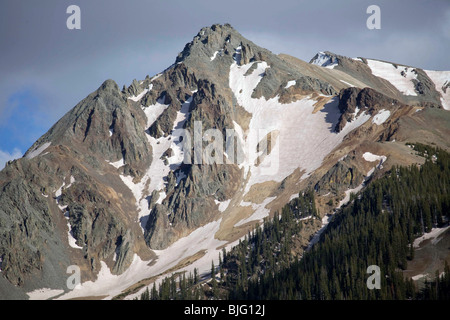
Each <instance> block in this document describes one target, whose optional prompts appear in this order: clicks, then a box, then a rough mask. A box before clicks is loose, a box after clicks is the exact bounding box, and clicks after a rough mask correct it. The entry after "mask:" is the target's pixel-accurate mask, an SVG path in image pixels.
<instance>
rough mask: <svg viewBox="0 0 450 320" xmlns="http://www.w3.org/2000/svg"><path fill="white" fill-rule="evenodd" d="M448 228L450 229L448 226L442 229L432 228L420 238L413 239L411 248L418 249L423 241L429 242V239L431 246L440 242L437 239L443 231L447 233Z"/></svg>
mask: <svg viewBox="0 0 450 320" xmlns="http://www.w3.org/2000/svg"><path fill="white" fill-rule="evenodd" d="M448 228H450V226H446V227H443V228H432V229H431V231H430V232H428V233H424V234H423V235H422V236H421V237H419V238H417V239H415V240H414V242H413V247H414V248H419V246H420V244H421V243H422V242H423V241H425V240H429V239H432V240H431V243H432V244H433V245H435V244H436V243H438V242H439V240H440V239H438V237H439V236H440V235H441V234H443V233H444V232H445V231H447V229H448Z"/></svg>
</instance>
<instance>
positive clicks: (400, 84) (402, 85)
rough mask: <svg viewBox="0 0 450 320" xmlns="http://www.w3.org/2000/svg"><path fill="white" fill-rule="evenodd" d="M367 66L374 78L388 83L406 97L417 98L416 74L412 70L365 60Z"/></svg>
mask: <svg viewBox="0 0 450 320" xmlns="http://www.w3.org/2000/svg"><path fill="white" fill-rule="evenodd" d="M367 64H368V66H369V68H370V69H371V70H372V74H373V75H374V76H377V77H380V78H383V79H385V80H387V81H389V82H390V83H391V84H392V85H393V86H394V87H396V88H397V90H398V91H400V92H401V93H403V94H404V95H407V96H417V93H416V91H415V86H414V82H413V81H412V80H415V79H417V73H416V71H415V69H414V68H409V67H405V66H398V67H397V68H396V67H395V66H394V65H393V64H392V63H388V62H381V61H377V60H370V59H367Z"/></svg>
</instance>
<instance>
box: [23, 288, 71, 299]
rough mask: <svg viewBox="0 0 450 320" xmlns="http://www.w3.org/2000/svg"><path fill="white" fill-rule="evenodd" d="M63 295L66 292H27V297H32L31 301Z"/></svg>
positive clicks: (54, 290)
mask: <svg viewBox="0 0 450 320" xmlns="http://www.w3.org/2000/svg"><path fill="white" fill-rule="evenodd" d="M62 293H64V290H60V289H49V288H43V289H37V290H34V291H31V292H27V295H28V297H30V300H47V299H50V298H53V297H56V296H58V295H60V294H62Z"/></svg>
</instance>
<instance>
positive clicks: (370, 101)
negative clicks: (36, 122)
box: [0, 24, 450, 298]
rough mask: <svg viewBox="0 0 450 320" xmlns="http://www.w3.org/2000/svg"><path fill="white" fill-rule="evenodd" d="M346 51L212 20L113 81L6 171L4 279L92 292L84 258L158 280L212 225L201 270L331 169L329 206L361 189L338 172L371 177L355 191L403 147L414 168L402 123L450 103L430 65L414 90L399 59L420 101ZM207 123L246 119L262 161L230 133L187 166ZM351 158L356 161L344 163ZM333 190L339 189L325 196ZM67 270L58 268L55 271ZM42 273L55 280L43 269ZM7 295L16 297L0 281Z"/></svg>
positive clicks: (1, 245)
mask: <svg viewBox="0 0 450 320" xmlns="http://www.w3.org/2000/svg"><path fill="white" fill-rule="evenodd" d="M325 54H331V53H327V52H326V53H325ZM333 55H334V54H333ZM334 57H336V58H335V60H334V61H335V62H336V65H334V66H333V68H326V67H321V66H316V65H313V64H307V63H306V62H298V61H297V60H295V58H292V57H289V56H287V55H278V56H277V55H274V54H273V53H271V52H270V51H269V50H267V49H264V48H261V47H259V46H257V45H255V44H254V43H253V42H251V41H250V40H247V39H245V38H244V37H242V35H240V34H239V33H238V32H237V31H236V30H234V29H233V28H232V27H231V26H230V25H228V24H225V25H218V24H215V25H213V26H211V27H207V28H203V29H201V30H200V32H199V33H198V34H197V35H196V36H195V37H194V39H193V40H192V41H191V42H190V43H188V44H186V46H185V47H184V49H183V51H181V52H180V54H179V55H178V56H177V58H176V60H175V63H174V64H173V65H172V66H170V67H169V68H167V69H166V70H164V71H163V72H162V73H159V74H157V75H155V76H153V77H152V78H150V77H146V78H145V79H144V80H141V81H137V80H134V81H133V82H132V83H131V84H130V86H128V87H126V86H124V88H123V89H122V90H120V89H119V87H118V85H117V84H116V83H115V82H114V81H113V80H106V81H105V82H104V83H103V84H102V85H101V86H100V87H99V88H98V89H97V90H96V91H94V92H93V93H91V94H90V95H88V96H87V97H86V98H85V99H83V100H82V101H81V102H80V103H79V104H77V105H76V106H75V107H74V108H73V109H72V110H71V111H69V112H68V113H67V114H66V115H65V116H63V117H62V118H61V119H60V120H59V121H58V122H57V123H56V124H55V125H54V126H52V128H51V129H50V130H49V131H48V132H47V133H46V134H44V135H43V136H42V137H41V138H39V139H38V140H37V141H36V142H35V143H34V144H33V145H32V146H31V147H30V149H29V150H28V151H27V152H26V153H25V155H24V158H22V159H19V160H15V161H12V162H10V163H8V164H7V166H6V167H5V169H4V170H2V171H1V172H0V188H1V189H0V190H2V191H1V194H0V203H1V206H0V208H1V209H0V221H1V222H2V224H1V227H0V258H1V260H2V263H1V267H2V268H3V269H2V272H1V274H0V275H1V277H0V281H2V286H3V283H4V282H5V281H8V282H10V283H14V284H16V285H19V288H18V289H16V292H17V294H19V295H21V296H22V297H23V296H24V292H30V291H33V290H34V289H39V288H43V287H46V288H47V287H50V288H63V289H60V290H62V291H63V292H62V293H65V295H64V296H63V297H66V298H67V297H71V296H73V295H75V296H76V295H83V293H82V292H83V291H79V292H77V291H76V290H75V291H72V292H70V291H67V289H66V288H65V287H64V283H65V280H66V278H67V275H66V274H65V267H66V266H67V265H69V263H75V264H76V265H79V266H80V267H81V269H82V270H83V282H85V281H87V280H91V281H94V280H95V279H96V278H97V277H99V275H101V274H105V271H104V270H106V269H108V270H111V273H112V275H114V276H117V277H119V278H118V279H121V278H120V275H126V274H127V272H131V271H129V270H135V269H133V268H137V267H138V266H139V268H142V269H139V270H145V272H144V273H143V274H142V277H143V278H144V277H145V275H148V276H150V275H153V276H155V275H157V274H160V273H164V272H166V271H167V270H171V268H173V267H174V266H176V265H177V264H178V263H179V262H180V261H183V259H187V258H189V257H190V256H191V255H194V254H195V253H196V252H190V253H189V252H188V251H189V250H188V249H187V248H189V244H185V245H186V250H185V251H182V252H178V251H176V249H175V248H177V246H178V244H180V243H183V239H189V237H194V236H196V235H197V233H199V232H201V230H205V236H204V238H202V239H203V240H202V241H204V239H209V238H212V239H211V242H210V243H209V242H206V243H204V244H203V242H202V241H199V247H198V249H199V252H202V251H203V250H205V252H206V254H205V255H204V256H202V257H201V258H200V259H199V260H198V261H197V260H196V262H195V263H193V264H191V265H190V266H189V267H185V268H193V267H195V266H201V271H202V272H206V271H207V270H208V268H209V267H210V263H211V259H213V260H214V259H217V257H218V252H219V251H220V250H215V249H216V248H218V247H221V246H227V247H231V246H232V245H234V244H236V242H237V241H238V240H239V239H240V238H241V237H243V236H245V235H246V233H247V231H248V230H250V229H251V228H252V227H253V225H254V223H255V222H258V221H262V218H263V217H266V216H269V215H272V214H273V213H274V212H275V211H277V210H279V209H281V207H282V206H283V205H284V204H285V203H287V202H288V200H289V199H290V197H292V196H293V195H295V194H298V192H299V191H300V190H303V189H304V188H306V187H308V186H310V187H311V186H315V185H316V184H317V183H318V182H319V180H320V179H321V178H322V177H324V176H326V177H327V178H326V179H325V180H320V181H321V183H320V189H321V193H322V195H323V197H321V199H319V200H318V205H319V206H318V207H319V208H320V210H321V215H325V214H326V213H330V212H331V211H332V210H333V207H332V206H329V205H326V203H328V202H329V201H330V200H331V201H337V200H336V199H340V198H342V196H343V195H344V192H346V190H344V189H345V188H337V189H336V188H335V187H333V183H331V182H330V180H329V179H331V178H329V177H332V178H333V179H334V178H338V179H339V180H340V181H341V180H342V181H344V180H345V179H346V177H347V175H348V174H349V172H351V175H352V177H353V176H354V177H357V178H356V180H357V181H356V180H353V179H351V181H350V182H349V183H347V184H345V186H348V189H350V188H354V187H355V186H356V183H357V182H360V181H359V180H360V178H361V177H370V176H372V174H373V175H374V176H376V175H379V174H381V171H382V170H386V168H389V167H390V166H391V165H393V164H394V163H396V161H400V159H401V158H405V159H407V161H410V162H411V163H414V161H416V160H415V159H414V158H413V156H412V155H409V154H407V152H406V150H405V149H403V147H402V146H401V145H400V143H398V142H396V141H395V140H396V138H399V136H398V134H399V133H401V132H402V128H403V127H407V126H406V125H404V126H403V125H402V124H401V123H402V119H417V118H421V119H422V117H424V118H423V119H427V117H428V113H429V111H428V109H430V108H429V107H430V106H433V107H435V108H443V106H445V104H444V103H443V102H442V101H444V102H446V101H447V100H445V99H446V96H445V97H444V95H442V94H440V92H438V91H437V90H436V88H434V89H433V88H432V85H433V86H434V87H436V86H435V85H434V82H433V81H432V80H431V78H429V77H428V75H427V73H426V72H425V71H420V70H421V69H420V70H419V69H418V68H415V70H419V71H417V72H416V73H411V72H412V71H411V70H409V69H408V68H407V69H406V71H405V74H407V75H409V74H413V75H417V77H416V78H412V80H414V79H415V80H416V81H417V82H414V81H412V80H411V83H412V85H410V84H409V83H406V85H405V82H404V81H403V80H402V79H403V78H404V77H403V75H401V74H400V73H401V71H400V72H398V73H399V74H400V76H401V77H402V78H398V77H397V69H398V67H397V68H396V67H395V66H394V65H393V64H389V65H392V66H393V67H392V68H393V70H394V71H392V75H393V76H392V77H391V78H389V79H391V81H394V80H397V79H400V80H402V81H400V82H395V81H394V84H396V85H397V87H399V88H400V89H401V90H403V89H404V88H406V89H405V90H409V89H410V88H414V90H413V91H405V92H408V93H415V94H416V96H414V95H405V94H403V93H402V92H401V90H399V88H397V87H396V86H395V85H394V84H392V83H391V82H389V81H388V80H386V79H383V78H380V77H378V76H376V75H374V74H373V72H372V69H371V68H370V65H369V63H371V62H370V61H369V62H367V59H366V62H364V59H360V60H355V59H351V58H346V57H342V56H338V55H335V56H334ZM313 60H314V58H313ZM369 60H370V59H369ZM371 61H372V60H371ZM328 66H329V65H328ZM382 67H383V68H387V67H389V68H390V69H392V68H391V67H390V66H385V65H383V66H382ZM390 69H389V70H390ZM402 71H404V70H402ZM342 75H344V78H343V79H345V80H342V79H340V78H339V77H340V76H342ZM419 75H420V76H419ZM392 79H394V80H392ZM346 82H347V84H346ZM348 83H350V84H351V83H354V84H355V85H352V84H351V85H349V84H348ZM417 83H422V84H423V85H422V86H423V88H422V92H419V91H420V90H419V91H418V92H416V88H417V86H418V85H417ZM360 85H361V87H360ZM368 87H369V88H368ZM445 91H446V90H444V89H443V91H442V92H443V93H446V92H445ZM449 91H450V90H449ZM439 95H440V96H439ZM437 97H440V98H439V99H437ZM441 100H442V101H441ZM417 111H420V112H417ZM436 112H446V111H444V110H436ZM443 118H444V119H445V117H443ZM424 121H425V120H424ZM424 121H422V122H421V124H420V125H421V126H422V127H423V130H424V132H427V135H426V137H425V136H424V137H423V139H425V138H427V139H431V140H435V141H439V143H440V144H444V146H443V147H444V148H447V149H448V148H449V147H450V146H449V145H448V141H446V140H445V134H446V132H448V131H449V128H448V122H445V121H446V120H443V122H442V123H439V121H437V120H433V121H434V124H435V125H436V126H437V127H438V128H441V130H440V131H439V130H438V131H437V132H432V130H429V129H428V128H427V125H426V123H425V122H424ZM436 121H437V122H436ZM198 122H200V123H201V131H202V132H207V130H208V129H217V132H221V133H226V131H227V129H228V130H229V129H233V130H234V134H235V136H234V138H233V144H234V143H235V141H236V144H235V146H236V149H233V150H234V151H233V152H236V153H239V152H243V153H244V154H245V155H246V156H247V157H248V160H245V161H242V162H232V163H227V160H230V158H229V157H230V156H231V154H227V153H226V152H224V150H223V149H225V147H226V146H227V145H226V141H223V148H222V150H221V148H218V147H217V145H213V144H212V143H211V139H209V138H207V137H206V138H205V137H203V139H202V140H200V142H198V141H197V142H194V145H193V146H194V147H195V146H196V147H200V148H201V149H203V151H202V152H203V153H202V154H201V155H202V158H205V157H206V153H205V152H204V150H205V149H206V150H209V149H208V146H211V145H212V146H215V147H214V152H219V153H220V152H221V153H220V154H219V157H216V158H215V159H222V161H223V162H222V163H214V164H212V165H209V164H204V163H203V164H197V163H196V162H195V160H196V158H195V154H191V158H190V160H191V162H188V163H186V161H185V160H186V159H187V158H186V157H187V156H186V154H189V153H188V151H189V150H187V149H185V148H184V147H183V144H182V141H180V137H179V136H177V132H178V131H177V130H185V131H184V132H185V133H186V132H187V133H191V134H192V133H194V132H196V130H198V129H199V128H198V127H196V123H198ZM263 129H264V130H265V133H264V136H260V137H259V139H260V140H258V141H256V142H257V146H256V150H251V151H248V150H247V151H246V150H244V149H245V148H244V147H245V146H246V143H247V142H248V139H249V136H250V133H251V132H252V131H255V130H256V131H257V130H263ZM224 136H226V135H224ZM442 137H444V138H442ZM272 139H273V141H272ZM403 139H407V137H404V138H403ZM417 139H419V140H420V139H422V138H421V137H417ZM224 140H225V139H224ZM239 142H240V144H239ZM388 142H389V143H388ZM293 146H295V147H293ZM391 146H392V147H391ZM277 148H280V150H278V149H277ZM367 150H370V151H371V152H373V153H374V154H377V155H380V154H383V152H386V151H389V152H390V153H389V155H388V157H387V158H388V161H387V162H386V163H384V164H383V166H385V169H382V168H380V167H377V168H375V169H373V170H374V171H372V172H371V173H370V174H368V173H369V170H372V166H371V165H370V164H369V162H368V161H365V160H364V158H363V157H362V155H363V154H364V152H367ZM363 151H364V152H363ZM253 152H255V154H253ZM261 152H262V155H261V154H260V153H261ZM277 155H278V156H279V159H277V158H276V156H277ZM343 156H349V157H351V158H352V161H350V162H349V163H348V164H346V165H345V166H340V167H339V168H338V169H336V168H334V169H333V167H334V166H335V165H336V164H338V163H339V162H340V161H339V159H340V158H342V157H343ZM276 160H278V161H279V164H280V165H281V166H280V169H279V170H278V171H277V173H276V174H275V175H274V176H269V175H263V174H261V172H263V171H264V168H265V165H267V164H270V165H272V164H273V163H272V162H273V161H276ZM269 168H270V166H269ZM327 179H328V181H326V180H327ZM333 188H334V189H333ZM327 190H330V192H331V195H329V196H325V195H326V194H327V193H326V192H325V191H327ZM333 190H334V191H333ZM21 202H23V204H21ZM316 228H317V227H316ZM55 230H57V232H54V231H55ZM11 236H14V239H15V240H14V241H13V242H11V241H10V240H9V239H11ZM305 236H306V235H305ZM21 239H22V240H21ZM23 239H26V241H25V243H27V246H25V247H21V243H22V241H23ZM215 241H217V242H215ZM202 246H203V247H202ZM50 248H53V249H50ZM80 248H81V249H80ZM170 250H173V251H174V252H178V253H177V255H176V256H174V257H173V260H170V259H169V258H166V256H165V255H168V254H169V252H171V251H170ZM180 250H181V249H180ZM14 252H15V253H14ZM161 252H165V255H161ZM209 258H211V259H209ZM167 259H169V260H168V261H166V260H167ZM58 260H61V261H64V263H63V265H58V263H56V261H58ZM52 261H53V262H52ZM147 264H150V266H153V267H148V266H147V267H145V265H147ZM105 268H106V269H105ZM152 268H153V269H152ZM54 269H57V270H56V271H55V270H54ZM50 270H52V271H50ZM52 272H53V273H54V274H55V275H57V276H55V277H54V278H52V277H51V276H50V274H51V273H52ZM39 273H41V274H43V275H44V276H42V278H43V279H46V280H45V281H40V280H38V278H39V277H38V276H35V274H39ZM32 275H33V276H32ZM124 277H125V276H124ZM100 278H101V277H100ZM133 279H135V278H133ZM135 280H138V279H135ZM117 281H119V280H117ZM130 281H131V282H132V281H134V280H130ZM131 282H130V283H123V284H121V285H118V286H117V288H116V289H114V290H112V291H111V292H108V290H107V289H104V288H103V287H102V286H101V285H100V286H99V288H98V289H97V291H95V290H94V289H92V290H93V291H92V290H91V289H89V290H88V289H86V292H91V291H92V292H94V293H96V295H102V294H105V293H107V294H109V295H113V293H114V292H115V293H117V292H119V293H120V292H121V290H124V289H125V288H126V287H127V286H129V285H131V284H132V283H131ZM136 282H137V281H136ZM5 287H6V285H5ZM22 288H23V289H22ZM90 290H91V291H90ZM92 292H91V293H92ZM112 292H113V293H112ZM62 293H61V294H62ZM100 293H102V294H100ZM0 295H1V296H6V297H7V296H9V295H10V293H8V292H2V291H1V290H0ZM84 295H86V293H85V294H84Z"/></svg>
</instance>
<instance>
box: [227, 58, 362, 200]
mask: <svg viewBox="0 0 450 320" xmlns="http://www.w3.org/2000/svg"><path fill="white" fill-rule="evenodd" d="M255 63H256V68H255V69H254V70H253V72H252V73H251V74H247V71H248V70H249V69H250V68H251V67H252V66H253V64H255ZM267 68H270V66H269V65H268V64H267V63H266V62H257V61H256V62H251V63H248V64H246V65H243V66H239V65H238V64H237V63H236V62H235V63H233V64H232V65H231V66H230V75H229V86H230V88H231V90H232V91H233V93H234V95H235V97H236V100H237V102H238V104H239V105H241V106H243V107H244V109H245V110H246V111H247V112H249V113H251V114H252V118H251V120H250V123H249V130H248V131H246V132H244V131H243V129H242V128H241V127H240V126H239V125H238V124H237V123H236V122H234V129H235V131H236V134H237V136H238V138H239V140H240V142H241V144H243V145H244V148H243V149H244V157H245V159H244V161H242V162H241V163H238V164H239V166H240V167H241V168H242V167H243V168H244V177H246V178H247V177H248V175H250V176H249V177H248V178H249V180H248V182H247V184H246V186H245V190H244V194H245V193H247V192H248V191H249V190H250V188H251V186H252V185H254V184H257V183H263V182H266V181H276V182H281V181H282V180H283V179H284V178H286V177H287V176H289V175H290V174H292V173H293V172H294V171H295V170H296V169H298V168H300V170H305V174H304V175H303V178H305V177H308V174H310V173H312V172H313V171H314V170H315V169H317V168H318V167H320V165H321V164H322V161H323V159H324V158H325V156H326V155H328V154H329V153H330V152H331V151H332V150H333V149H334V148H335V147H336V146H337V145H339V143H341V142H342V139H343V138H344V137H345V135H347V134H348V133H349V132H350V131H352V130H353V129H355V128H357V127H359V126H360V125H362V124H363V123H365V122H366V121H367V120H369V119H370V115H368V114H366V113H365V112H362V113H361V114H360V115H359V116H358V117H357V118H356V119H355V120H353V121H351V122H347V124H346V126H345V127H344V128H343V130H341V131H340V132H339V133H336V132H335V131H334V127H335V126H336V124H337V122H338V119H339V117H340V111H339V109H338V104H339V99H338V98H337V97H334V98H332V99H331V100H330V102H329V103H327V104H326V105H325V106H324V107H323V108H322V110H321V111H319V112H316V113H313V111H314V104H315V103H316V100H313V99H310V97H306V98H303V99H301V100H298V101H295V102H291V103H287V104H281V103H280V102H279V97H278V96H277V97H274V98H271V99H269V100H266V99H265V98H264V97H261V98H259V99H254V98H252V93H253V91H254V89H255V88H256V86H257V85H258V84H259V82H260V81H261V79H262V78H263V77H264V74H265V71H266V69H267ZM259 131H263V132H267V133H269V132H273V131H278V132H279V134H278V138H277V139H276V141H275V148H272V152H271V153H270V154H269V155H266V156H265V157H264V158H263V160H262V161H261V163H260V164H259V166H256V165H255V161H256V160H257V158H258V157H259V156H260V155H259V154H258V153H257V152H256V150H249V148H250V147H252V145H251V143H250V142H251V141H250V138H249V137H250V135H248V133H255V132H256V133H258V132H259ZM293 146H295V148H294V147H293ZM281 164H282V165H281ZM267 168H269V170H268V169H267ZM272 168H274V169H273V170H271V169H272ZM267 172H268V173H267Z"/></svg>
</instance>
